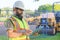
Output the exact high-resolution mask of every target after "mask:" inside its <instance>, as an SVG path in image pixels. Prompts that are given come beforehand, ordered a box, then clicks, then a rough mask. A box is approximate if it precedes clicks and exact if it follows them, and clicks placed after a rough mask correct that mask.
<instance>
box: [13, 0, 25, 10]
mask: <svg viewBox="0 0 60 40" xmlns="http://www.w3.org/2000/svg"><path fill="white" fill-rule="evenodd" d="M13 8H20V9H22V10H24V5H23V2H22V1H16V2H15V4H14V5H13Z"/></svg>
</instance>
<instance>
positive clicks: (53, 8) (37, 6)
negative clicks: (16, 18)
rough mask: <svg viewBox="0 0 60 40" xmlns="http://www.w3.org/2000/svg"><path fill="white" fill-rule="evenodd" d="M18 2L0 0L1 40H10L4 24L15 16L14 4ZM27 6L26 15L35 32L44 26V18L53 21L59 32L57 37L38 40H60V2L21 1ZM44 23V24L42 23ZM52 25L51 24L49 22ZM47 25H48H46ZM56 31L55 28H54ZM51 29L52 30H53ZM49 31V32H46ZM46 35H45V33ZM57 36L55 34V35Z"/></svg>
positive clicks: (59, 0)
mask: <svg viewBox="0 0 60 40" xmlns="http://www.w3.org/2000/svg"><path fill="white" fill-rule="evenodd" d="M16 1H18V0H0V39H1V40H8V37H7V32H6V27H5V25H4V22H5V21H6V20H7V19H8V18H9V17H11V15H13V4H14V2H16ZM20 1H22V2H23V3H24V6H25V11H24V12H25V15H24V17H25V18H26V19H27V21H28V24H29V26H30V29H31V30H33V31H35V30H36V28H37V27H38V25H41V24H42V25H44V24H43V22H42V21H41V20H42V19H43V18H46V19H51V20H52V21H51V22H52V23H54V27H56V30H53V32H54V31H57V32H56V33H57V34H56V35H55V36H52V37H48V38H38V40H40V39H41V40H59V39H60V33H59V32H60V29H59V28H60V0H20ZM41 22H42V23H41ZM48 23H50V22H48ZM45 25H48V24H46V23H45ZM52 29H54V28H52ZM52 29H51V30H52ZM46 31H47V30H46ZM58 31H59V32H58ZM43 34H44V33H43ZM53 34H55V33H53ZM34 40H35V39H34Z"/></svg>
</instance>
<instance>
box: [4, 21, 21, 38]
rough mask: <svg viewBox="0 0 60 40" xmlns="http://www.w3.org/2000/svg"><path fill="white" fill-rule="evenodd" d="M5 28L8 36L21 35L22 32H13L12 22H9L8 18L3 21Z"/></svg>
mask: <svg viewBox="0 0 60 40" xmlns="http://www.w3.org/2000/svg"><path fill="white" fill-rule="evenodd" d="M5 25H6V28H7V32H8V36H9V37H18V36H21V35H22V33H17V32H13V24H12V23H11V21H10V20H7V21H6V22H5Z"/></svg>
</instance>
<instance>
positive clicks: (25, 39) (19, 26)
mask: <svg viewBox="0 0 60 40" xmlns="http://www.w3.org/2000/svg"><path fill="white" fill-rule="evenodd" d="M13 13H14V15H13V16H11V17H10V18H9V19H8V20H7V21H6V22H5V23H6V24H7V26H6V27H7V29H8V30H7V32H8V37H9V40H29V35H30V34H31V33H32V31H31V30H30V29H29V26H28V24H27V22H26V20H25V19H24V18H23V13H24V5H23V3H22V2H21V1H16V2H15V4H14V5H13Z"/></svg>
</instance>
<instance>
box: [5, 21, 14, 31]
mask: <svg viewBox="0 0 60 40" xmlns="http://www.w3.org/2000/svg"><path fill="white" fill-rule="evenodd" d="M5 27H6V28H7V30H9V29H13V24H12V22H11V20H6V21H5Z"/></svg>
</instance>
